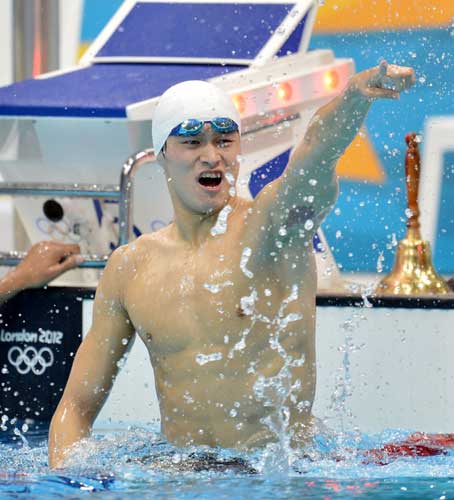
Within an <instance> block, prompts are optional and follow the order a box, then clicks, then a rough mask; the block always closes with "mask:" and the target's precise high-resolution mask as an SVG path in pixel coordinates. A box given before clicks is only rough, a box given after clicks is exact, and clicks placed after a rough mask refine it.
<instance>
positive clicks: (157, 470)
mask: <svg viewBox="0 0 454 500" xmlns="http://www.w3.org/2000/svg"><path fill="white" fill-rule="evenodd" d="M407 434H408V433H403V432H400V431H388V432H386V433H382V434H380V435H375V436H370V435H365V434H364V435H362V436H361V439H360V440H359V442H358V438H357V435H355V436H354V437H353V436H352V437H351V439H350V438H349V437H348V436H344V437H343V439H342V440H339V439H337V437H336V436H335V435H333V434H331V435H326V436H317V440H316V442H315V444H314V446H313V447H312V448H311V449H310V450H308V452H307V453H306V454H305V455H304V456H297V455H294V456H293V457H290V459H291V460H290V461H291V463H292V467H290V469H289V470H288V471H287V472H286V473H285V474H284V473H283V472H282V470H279V469H275V470H270V469H266V468H264V463H270V462H269V461H266V460H265V458H264V455H266V452H255V453H249V454H246V453H239V452H237V451H236V452H235V451H232V450H213V449H210V448H207V447H200V446H199V447H191V448H177V447H174V446H171V445H169V444H168V443H166V442H165V441H164V440H162V436H161V435H160V434H159V433H158V432H156V431H154V430H150V429H148V428H146V429H145V428H129V429H126V430H121V431H116V432H106V433H103V434H96V435H95V436H94V437H93V438H90V439H87V440H85V441H84V442H83V443H82V444H81V445H79V446H77V447H76V448H75V450H74V454H73V458H72V460H71V462H70V464H69V466H68V467H67V468H65V469H64V470H61V471H59V472H58V473H55V471H51V470H49V468H48V466H47V442H46V435H45V433H44V432H43V431H40V433H37V434H35V435H34V434H33V432H32V431H30V432H29V433H27V435H26V438H27V439H28V442H29V444H28V445H27V444H26V443H24V442H23V441H22V440H21V439H19V438H18V439H15V440H12V438H13V437H14V435H13V434H12V433H10V435H9V437H10V439H6V433H3V436H2V441H1V444H0V471H1V473H0V497H2V498H23V499H27V500H34V499H35V498H36V499H38V498H39V499H40V500H48V499H53V498H64V499H74V498H88V497H87V494H88V495H90V497H89V498H93V495H95V497H94V498H97V497H98V492H102V499H103V500H113V499H117V498H118V499H120V498H126V497H127V498H153V499H161V498H162V499H164V498H165V499H168V498H174V499H186V498H188V499H189V498H191V499H195V498H202V499H207V500H219V499H223V498H226V499H227V498H228V499H229V500H231V499H237V498H238V499H241V498H244V499H246V498H247V499H250V498H257V499H258V498H260V499H265V498H270V499H273V500H275V499H276V498H282V499H287V498H288V499H294V498H323V497H329V498H352V497H357V496H361V497H363V496H365V497H368V498H374V499H376V498H385V499H386V498H388V499H390V498H396V497H400V495H402V496H405V497H406V498H415V496H418V497H419V498H438V499H440V498H442V497H443V496H444V497H445V498H446V499H447V498H453V495H454V477H453V476H454V474H453V471H454V454H449V455H446V456H436V457H427V458H401V459H399V460H396V461H394V462H392V463H390V464H388V465H386V466H379V465H376V464H368V465H366V464H364V463H362V459H361V455H359V454H358V453H355V452H352V451H351V450H350V451H348V447H349V446H353V445H354V444H356V445H357V446H358V447H359V448H360V449H368V448H371V447H379V446H380V445H382V444H383V443H385V442H389V440H390V439H391V440H393V441H395V440H401V439H403V438H405V436H406V435H407ZM16 438H17V436H16ZM341 441H342V443H343V446H345V447H347V449H346V448H344V449H339V448H338V447H337V446H338V445H337V444H336V443H339V442H341ZM273 452H279V450H273ZM281 453H282V450H281Z"/></svg>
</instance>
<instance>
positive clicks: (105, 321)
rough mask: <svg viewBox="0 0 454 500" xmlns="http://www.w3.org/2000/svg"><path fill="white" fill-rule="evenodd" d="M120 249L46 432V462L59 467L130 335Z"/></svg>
mask: <svg viewBox="0 0 454 500" xmlns="http://www.w3.org/2000/svg"><path fill="white" fill-rule="evenodd" d="M126 253H127V250H125V249H124V248H120V249H118V250H116V251H115V252H114V254H113V255H112V257H111V258H110V259H109V262H108V265H107V267H106V269H105V271H104V274H103V276H102V278H101V281H100V283H99V286H98V289H97V292H96V297H95V301H94V306H93V324H92V327H91V329H90V331H89V333H88V335H87V337H86V338H85V339H84V341H83V342H82V344H81V345H80V347H79V350H78V351H77V355H76V357H75V359H74V363H73V366H72V369H71V374H70V377H69V380H68V382H67V384H66V388H65V391H64V393H63V396H62V399H61V401H60V403H59V405H58V407H57V410H56V411H55V414H54V416H53V418H52V422H51V426H50V430H49V465H50V467H61V466H63V465H64V461H65V458H66V457H65V454H66V452H67V450H68V448H69V447H70V446H71V445H72V444H74V443H75V442H77V441H79V440H80V439H82V438H84V437H86V436H88V435H89V434H90V432H91V428H92V425H93V422H94V420H95V418H96V416H97V414H98V412H99V410H100V409H101V407H102V405H103V404H104V402H105V400H106V398H107V396H108V394H109V392H110V389H111V387H112V384H113V381H114V379H115V376H116V375H117V373H118V370H119V368H118V362H119V361H120V359H121V358H122V356H123V355H124V354H125V351H126V349H127V348H128V344H129V343H130V341H131V340H132V338H133V336H134V329H133V327H132V325H131V323H130V321H129V319H128V315H127V312H126V311H125V309H124V307H123V304H122V292H123V290H124V286H125V283H126V277H127V274H128V266H129V265H130V260H131V259H128V258H126V255H125V254H126Z"/></svg>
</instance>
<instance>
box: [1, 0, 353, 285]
mask: <svg viewBox="0 0 454 500" xmlns="http://www.w3.org/2000/svg"><path fill="white" fill-rule="evenodd" d="M317 4H318V2H317V0H297V1H292V2H290V1H282V0H270V1H268V2H266V3H265V2H263V1H262V0H247V1H246V0H235V1H223V2H214V1H211V0H203V2H202V1H201V0H192V1H186V0H177V1H175V0H173V1H171V2H170V1H169V2H164V1H154V0H142V1H136V0H126V1H125V2H124V4H123V5H122V6H121V8H120V9H119V10H118V12H117V13H116V14H115V16H114V17H113V18H112V20H111V21H110V22H109V23H108V24H107V26H106V27H105V29H104V30H103V31H102V32H101V34H100V35H99V37H98V38H97V39H96V40H95V41H94V43H93V44H92V46H91V47H90V49H89V50H88V51H87V53H86V55H85V57H84V58H83V60H82V62H81V65H80V66H78V67H76V68H74V69H73V70H69V71H61V72H54V73H50V74H46V75H43V76H41V77H40V78H37V79H34V80H25V81H23V82H18V83H15V84H13V85H10V86H7V87H3V88H0V173H1V175H2V176H3V178H4V179H5V181H7V182H10V183H11V182H25V181H26V182H28V183H30V182H31V183H34V182H46V183H64V184H79V183H83V184H85V185H87V184H93V185H98V186H99V185H112V184H118V179H119V176H120V171H121V167H122V164H123V162H124V161H125V159H126V158H128V157H129V156H131V155H132V154H133V153H135V152H137V151H138V150H142V149H145V148H149V147H150V146H151V145H152V140H151V124H152V119H153V110H154V107H155V105H156V103H157V100H158V98H159V96H160V95H161V94H162V93H163V92H164V91H165V90H166V89H167V88H168V87H170V86H171V85H173V84H175V83H178V82H181V81H184V80H190V79H199V80H210V81H212V82H215V83H216V84H218V85H219V86H221V87H223V88H224V89H225V90H226V91H227V92H229V93H230V94H231V95H232V97H233V99H234V101H235V103H236V106H237V108H238V110H239V112H240V114H241V119H242V128H243V130H244V137H243V161H242V163H241V169H240V178H239V181H238V192H239V193H240V195H241V196H245V197H247V196H251V194H252V195H253V194H255V193H256V192H257V191H258V189H259V188H260V187H261V186H262V185H264V184H265V183H266V182H267V181H269V180H271V179H273V178H275V177H277V176H278V175H279V174H280V172H281V171H282V169H283V168H284V166H285V163H286V161H287V159H288V155H289V152H290V151H291V148H292V147H293V146H294V145H295V144H296V142H297V141H298V140H299V138H301V137H302V134H303V133H304V131H305V129H306V127H307V123H308V121H309V119H310V117H311V116H312V114H313V112H314V111H315V110H316V109H317V108H318V107H319V106H320V105H322V104H323V103H324V102H326V101H328V100H329V99H331V98H332V97H334V95H336V94H337V93H339V92H340V91H341V90H342V88H343V87H344V85H345V83H346V81H347V79H348V77H349V76H350V75H351V74H352V72H353V62H352V61H351V60H350V59H335V58H334V56H333V54H332V52H331V51H329V50H317V51H312V52H308V51H307V47H308V44H309V40H310V36H311V33H312V28H313V23H314V19H315V14H316V9H317ZM134 185H135V193H134V214H133V219H134V228H133V234H134V235H138V234H140V233H142V232H149V231H153V230H156V229H159V228H161V227H163V226H164V225H167V224H168V223H169V222H170V221H171V220H172V216H173V211H172V206H171V202H170V197H169V195H168V192H167V186H166V182H165V179H164V176H163V174H162V171H161V169H160V167H159V166H158V165H157V164H156V163H153V164H150V165H147V166H146V167H144V168H142V169H141V170H140V171H139V172H138V173H137V174H136V176H135V181H134ZM52 200H54V202H55V203H54V202H49V199H46V198H44V199H43V198H30V197H27V198H25V197H16V199H15V203H16V207H17V209H18V212H19V214H20V216H21V218H22V221H23V224H24V226H25V229H26V231H27V234H28V237H29V238H30V240H31V241H38V240H42V239H57V240H61V241H65V242H77V243H79V244H80V245H81V248H82V251H83V252H84V253H88V254H104V253H108V252H110V251H111V250H112V248H113V247H114V246H115V245H116V244H117V241H118V227H117V226H118V214H117V212H118V210H117V207H116V203H115V202H112V201H111V200H108V199H107V200H105V199H104V200H102V201H101V200H96V199H95V200H83V199H73V198H70V197H56V198H52ZM46 202H47V204H46ZM316 248H317V249H318V265H319V286H320V287H321V288H333V287H334V286H335V285H336V284H337V283H336V279H337V276H338V274H337V267H336V265H335V263H334V260H333V258H332V256H331V253H330V251H329V248H328V246H327V244H326V242H325V241H324V239H323V234H322V233H321V231H320V232H319V238H318V240H317V241H316ZM0 250H2V249H1V248H0ZM322 250H323V251H322ZM77 272H78V273H79V275H78V276H77V277H75V276H74V274H72V275H69V274H68V275H65V276H64V277H63V278H60V281H62V280H63V281H65V280H68V279H70V280H72V281H73V282H74V280H75V281H76V282H77V284H80V282H83V283H86V284H88V283H89V284H92V283H93V282H94V281H96V277H97V275H96V274H94V273H96V272H95V271H94V270H87V269H84V270H78V271H77ZM73 284H74V283H73Z"/></svg>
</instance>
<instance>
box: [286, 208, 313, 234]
mask: <svg viewBox="0 0 454 500" xmlns="http://www.w3.org/2000/svg"><path fill="white" fill-rule="evenodd" d="M314 216H315V211H314V209H313V208H312V207H307V206H305V205H299V206H296V207H293V208H291V209H290V211H289V213H288V216H287V221H286V226H287V229H291V228H293V227H298V226H304V224H305V223H306V222H307V221H308V220H313V219H314Z"/></svg>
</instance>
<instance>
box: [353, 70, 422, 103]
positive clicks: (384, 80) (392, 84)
mask: <svg viewBox="0 0 454 500" xmlns="http://www.w3.org/2000/svg"><path fill="white" fill-rule="evenodd" d="M415 81H416V77H415V72H414V70H413V69H412V68H408V67H405V66H397V65H395V64H388V63H387V62H386V61H382V62H381V63H380V64H379V65H378V66H376V67H375V68H371V69H367V70H365V71H361V72H360V73H356V74H355V75H353V76H352V77H351V79H350V83H349V89H350V90H352V91H354V92H358V93H360V94H361V95H362V96H364V97H366V98H368V99H370V100H374V99H383V98H384V99H398V98H399V96H400V93H401V92H403V91H404V90H408V89H409V88H410V87H412V85H414V83H415Z"/></svg>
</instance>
